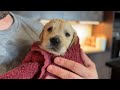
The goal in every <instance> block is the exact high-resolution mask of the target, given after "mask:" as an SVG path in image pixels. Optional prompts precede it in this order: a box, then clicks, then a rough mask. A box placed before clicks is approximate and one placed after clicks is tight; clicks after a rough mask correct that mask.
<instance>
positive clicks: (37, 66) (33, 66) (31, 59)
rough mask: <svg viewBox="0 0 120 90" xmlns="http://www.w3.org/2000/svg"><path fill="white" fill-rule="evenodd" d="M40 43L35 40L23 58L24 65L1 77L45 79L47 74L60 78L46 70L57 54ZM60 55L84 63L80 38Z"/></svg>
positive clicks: (0, 77)
mask: <svg viewBox="0 0 120 90" xmlns="http://www.w3.org/2000/svg"><path fill="white" fill-rule="evenodd" d="M39 45H40V42H35V43H34V44H33V45H32V48H31V50H30V52H29V53H28V54H27V56H26V57H25V59H24V60H23V63H22V65H20V66H19V67H17V68H15V69H13V70H11V71H9V72H7V73H5V74H3V75H1V76H0V79H34V78H38V79H44V78H45V77H46V76H47V75H50V76H53V77H56V78H59V77H57V76H55V75H52V74H51V73H49V72H47V70H46V68H47V67H48V65H50V64H54V58H55V57H56V56H54V55H53V54H51V53H49V52H46V51H44V50H42V49H41V48H40V47H39ZM59 57H64V58H66V59H70V60H74V61H76V62H78V63H81V64H83V62H82V59H81V49H80V44H79V39H78V40H77V43H76V44H74V45H72V46H71V47H70V48H69V49H68V50H67V52H66V53H65V55H64V56H59ZM54 65H55V64H54ZM64 69H66V68H64Z"/></svg>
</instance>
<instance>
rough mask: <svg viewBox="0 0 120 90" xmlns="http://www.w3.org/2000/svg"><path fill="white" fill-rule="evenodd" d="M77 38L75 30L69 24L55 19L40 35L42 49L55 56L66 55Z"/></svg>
mask: <svg viewBox="0 0 120 90" xmlns="http://www.w3.org/2000/svg"><path fill="white" fill-rule="evenodd" d="M76 37H77V35H76V33H75V30H74V29H73V28H72V26H71V25H70V24H69V23H68V22H66V21H64V20H61V19H54V20H51V21H50V22H49V23H47V24H46V25H45V27H44V29H43V31H42V33H41V34H40V42H41V44H40V48H42V49H44V50H46V51H48V52H50V53H53V54H55V55H64V54H65V52H66V51H67V49H68V48H69V47H70V46H71V45H72V44H73V43H74V42H75V41H76Z"/></svg>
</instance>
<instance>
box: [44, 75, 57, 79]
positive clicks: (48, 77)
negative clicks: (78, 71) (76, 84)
mask: <svg viewBox="0 0 120 90" xmlns="http://www.w3.org/2000/svg"><path fill="white" fill-rule="evenodd" d="M45 79H57V78H54V77H52V76H50V75H48V76H46V77H45Z"/></svg>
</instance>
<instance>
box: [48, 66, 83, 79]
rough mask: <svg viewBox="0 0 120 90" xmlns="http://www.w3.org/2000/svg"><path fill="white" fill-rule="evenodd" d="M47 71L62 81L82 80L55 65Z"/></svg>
mask: <svg viewBox="0 0 120 90" xmlns="http://www.w3.org/2000/svg"><path fill="white" fill-rule="evenodd" d="M47 71H48V72H50V73H52V74H54V75H56V76H58V77H60V78H62V79H83V78H82V77H80V76H79V75H76V74H74V73H72V72H70V71H68V70H65V69H62V68H60V67H58V66H55V65H50V66H48V68H47Z"/></svg>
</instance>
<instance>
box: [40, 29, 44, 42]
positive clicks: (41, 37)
mask: <svg viewBox="0 0 120 90" xmlns="http://www.w3.org/2000/svg"><path fill="white" fill-rule="evenodd" d="M43 32H44V30H42V32H41V33H40V36H39V39H40V43H41V42H42V40H43Z"/></svg>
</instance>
